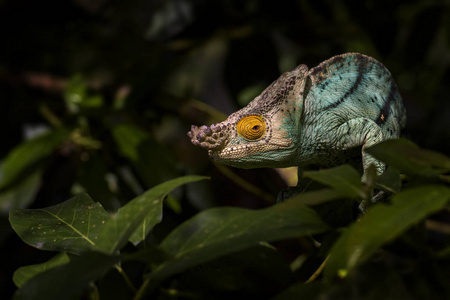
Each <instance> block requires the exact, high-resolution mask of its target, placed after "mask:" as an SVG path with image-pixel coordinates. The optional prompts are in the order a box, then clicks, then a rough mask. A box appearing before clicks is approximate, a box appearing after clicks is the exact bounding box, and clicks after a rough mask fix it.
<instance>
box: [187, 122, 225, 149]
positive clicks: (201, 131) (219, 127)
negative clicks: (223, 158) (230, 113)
mask: <svg viewBox="0 0 450 300" xmlns="http://www.w3.org/2000/svg"><path fill="white" fill-rule="evenodd" d="M226 127H227V126H226V125H224V124H221V123H218V124H212V125H211V126H206V125H203V126H200V127H197V126H195V125H192V126H191V131H189V132H188V133H187V135H188V136H189V138H190V139H191V142H192V144H194V145H196V146H200V147H202V148H205V149H208V150H214V149H217V148H219V147H221V146H222V145H223V143H224V141H225V140H226V134H225V130H226Z"/></svg>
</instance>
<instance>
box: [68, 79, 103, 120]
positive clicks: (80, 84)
mask: <svg viewBox="0 0 450 300" xmlns="http://www.w3.org/2000/svg"><path fill="white" fill-rule="evenodd" d="M64 99H65V101H66V105H67V107H68V109H69V111H70V112H71V113H78V112H79V110H80V108H96V107H101V106H102V105H103V98H102V96H100V95H92V96H90V95H88V92H87V85H86V81H85V80H84V78H83V77H82V76H81V75H75V76H73V77H72V78H71V79H70V80H69V82H68V83H67V86H66V90H65V92H64Z"/></svg>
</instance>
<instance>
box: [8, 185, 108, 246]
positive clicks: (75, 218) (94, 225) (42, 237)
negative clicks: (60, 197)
mask: <svg viewBox="0 0 450 300" xmlns="http://www.w3.org/2000/svg"><path fill="white" fill-rule="evenodd" d="M108 218H109V216H108V214H107V213H106V211H105V210H104V209H103V207H102V206H101V204H99V203H95V202H94V201H92V199H91V197H89V196H88V195H87V194H79V195H76V196H75V197H73V198H71V199H69V200H67V201H65V202H63V203H61V204H58V205H55V206H50V207H47V208H42V209H15V210H11V211H10V213H9V221H10V223H11V226H12V228H13V229H14V231H15V232H16V233H17V234H18V235H19V237H20V238H21V239H22V240H23V241H24V242H25V243H27V244H29V245H31V246H33V247H36V248H38V249H41V250H51V251H65V252H69V253H75V254H78V253H81V252H83V251H86V250H87V249H90V248H91V247H92V246H94V245H95V243H96V240H97V238H99V233H100V230H101V228H102V227H103V226H104V223H105V222H107V221H108Z"/></svg>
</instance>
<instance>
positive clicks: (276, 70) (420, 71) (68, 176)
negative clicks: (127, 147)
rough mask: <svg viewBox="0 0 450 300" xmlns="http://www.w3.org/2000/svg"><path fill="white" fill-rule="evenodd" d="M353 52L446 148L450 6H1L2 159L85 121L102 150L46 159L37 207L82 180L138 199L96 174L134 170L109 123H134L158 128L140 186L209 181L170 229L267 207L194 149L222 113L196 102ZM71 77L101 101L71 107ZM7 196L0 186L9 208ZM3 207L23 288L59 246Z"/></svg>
mask: <svg viewBox="0 0 450 300" xmlns="http://www.w3.org/2000/svg"><path fill="white" fill-rule="evenodd" d="M345 52H360V53H364V54H367V55H370V56H373V57H375V58H376V59H378V60H379V61H381V62H382V63H383V64H384V65H385V66H386V67H387V68H388V69H389V70H390V71H391V73H392V75H393V77H394V78H395V80H396V82H397V84H398V86H399V90H400V92H401V94H402V96H403V99H404V103H405V105H406V108H407V111H408V124H407V129H406V131H405V135H406V137H408V138H409V139H411V140H413V141H414V142H415V143H417V144H419V145H420V146H421V147H424V148H429V149H433V150H435V151H439V152H442V153H444V154H447V155H448V154H449V152H450V151H449V150H450V101H449V99H448V98H449V95H450V68H449V66H450V5H449V3H448V1H429V0H422V1H420V0H419V1H409V0H408V1H406V0H405V1H386V0H381V1H380V0H365V1H362V0H358V1H315V0H310V1H288V0H283V1H256V0H254V1H251V0H249V1H238V0H236V1H226V0H216V1H206V0H205V1H201V0H199V1H194V0H192V1H190V0H168V1H155V0H148V1H141V0H137V1H108V0H96V1H88V0H73V1H60V0H59V1H56V0H55V1H31V0H10V1H8V0H3V1H2V0H0V100H1V101H0V128H1V133H2V135H1V136H2V142H1V147H0V157H6V155H7V154H8V153H9V151H11V150H12V149H13V148H14V147H16V146H17V145H19V144H20V143H21V142H22V141H23V140H24V139H25V136H26V135H27V134H29V133H30V132H33V130H39V129H40V128H52V126H54V123H53V124H52V119H51V116H52V115H53V116H56V117H57V118H58V119H59V120H60V121H61V122H62V123H63V124H64V125H65V126H67V127H69V128H77V126H79V124H80V118H84V119H85V120H87V122H88V123H89V128H90V137H92V138H93V139H95V140H98V141H100V142H101V143H102V146H101V147H100V148H98V149H91V148H89V147H85V148H83V147H81V148H80V147H73V148H71V149H69V150H67V149H66V148H67V147H65V148H64V147H63V148H62V149H59V151H56V153H54V154H53V155H52V156H51V157H50V158H49V159H47V160H46V161H45V172H44V173H43V176H42V178H41V181H40V187H39V189H38V190H37V191H36V193H35V195H34V197H33V201H32V202H31V203H29V204H28V206H30V207H34V208H36V207H45V206H48V205H53V204H56V203H59V202H61V201H64V200H66V199H68V198H70V196H71V195H72V194H73V193H74V190H76V189H74V185H75V184H76V185H78V186H82V187H83V188H84V190H87V191H88V192H89V193H90V194H91V196H92V197H93V198H94V200H96V201H102V199H99V198H101V197H105V198H107V197H106V196H105V193H106V194H107V195H108V197H109V196H111V195H110V194H114V195H113V196H114V199H116V200H117V201H118V203H124V202H126V201H127V200H130V199H132V198H133V197H134V196H135V193H136V191H133V190H132V188H130V187H127V186H126V184H125V183H123V182H122V181H124V180H119V186H120V187H121V188H120V192H115V193H114V192H112V191H111V190H109V191H106V192H105V193H103V190H100V188H98V186H101V185H103V186H105V183H104V182H102V183H99V184H98V185H95V184H92V182H95V180H99V178H102V176H103V177H104V175H105V174H111V173H113V174H116V173H117V174H120V172H119V171H118V168H119V167H121V166H128V165H130V163H129V162H128V161H127V160H126V159H125V158H123V156H122V155H121V154H120V153H119V151H117V149H116V148H117V147H116V146H115V144H114V141H113V138H112V137H111V132H110V129H111V128H112V127H113V126H115V125H117V124H123V123H125V124H133V125H135V126H138V127H139V128H142V129H144V130H145V131H146V132H148V133H149V135H150V140H149V141H148V145H147V149H148V151H146V152H145V153H144V154H142V155H143V156H142V157H141V158H142V160H141V161H140V165H141V167H140V168H139V167H137V166H136V165H134V166H133V165H132V164H131V171H132V173H135V174H136V177H137V182H138V183H139V184H140V185H141V186H142V188H143V189H147V188H149V187H151V186H153V185H155V184H157V183H160V182H162V181H164V180H167V179H169V178H173V177H175V176H180V175H184V174H207V175H210V176H212V180H211V181H209V182H208V183H204V184H200V185H198V186H196V188H195V189H193V190H191V191H187V195H188V196H185V198H183V199H184V200H185V201H182V202H181V207H182V212H181V213H178V214H176V213H174V212H171V211H169V212H167V214H168V218H169V219H170V220H172V222H173V223H179V222H181V221H182V220H184V219H186V218H187V217H189V216H191V215H192V214H194V213H195V212H197V211H199V210H201V209H205V208H208V207H211V206H216V205H238V206H243V207H251V208H257V207H262V206H266V205H267V203H265V202H264V201H262V200H261V199H260V197H258V196H255V195H254V194H251V193H249V192H248V191H246V190H244V189H242V188H241V187H240V186H239V185H237V184H235V183H234V182H233V181H232V180H230V179H229V178H226V177H224V176H223V174H222V173H221V172H220V171H218V169H217V168H215V167H214V166H213V165H211V164H210V162H209V160H208V158H207V155H206V153H205V152H204V151H203V150H201V149H197V148H196V147H194V146H192V145H191V144H190V142H189V139H188V138H187V136H186V132H187V131H188V130H189V128H190V124H196V125H202V124H206V123H210V122H212V121H214V122H216V121H220V118H221V115H220V114H218V113H217V112H215V111H212V110H211V109H210V108H208V107H207V108H204V107H203V106H201V105H200V104H199V103H206V104H208V105H209V106H211V107H213V108H215V109H217V110H218V111H220V112H222V113H225V114H229V113H231V112H233V111H235V110H236V109H238V108H239V107H241V106H243V105H245V104H246V103H248V101H250V100H251V98H252V97H254V96H256V95H257V94H258V93H259V92H260V91H261V90H262V89H263V88H264V87H265V86H267V85H268V84H270V82H272V81H273V80H275V79H276V78H277V77H278V76H279V75H280V73H282V72H285V71H288V70H291V69H293V68H294V67H295V66H297V65H298V64H300V63H304V64H306V65H308V66H309V67H310V68H311V67H314V66H316V65H317V64H319V63H320V62H322V61H323V60H325V59H328V58H330V57H332V56H334V55H336V54H341V53H345ZM74 80H81V81H82V82H84V83H85V84H86V86H87V87H88V91H89V93H90V94H92V95H97V96H99V97H101V99H102V102H101V105H98V106H95V107H94V108H90V109H85V110H82V111H81V112H74V111H71V110H70V107H68V105H67V101H65V97H67V86H68V85H70V82H73V81H74ZM118 99H119V100H120V99H122V100H123V101H122V102H121V101H119V100H118ZM48 111H50V112H51V114H49V113H48ZM66 146H67V145H66ZM69 148H70V147H69ZM87 158H88V159H87ZM88 161H89V162H95V163H89V162H88ZM143 168H146V170H147V171H144V170H143ZM145 172H147V173H145ZM233 172H237V173H239V174H240V176H242V177H243V178H245V179H246V180H247V181H249V182H251V183H252V184H254V185H256V186H259V187H260V188H261V189H263V190H264V191H265V192H267V194H270V195H276V192H277V190H279V189H280V188H282V187H283V186H284V185H285V184H284V182H283V181H282V180H281V179H280V177H279V176H278V175H277V173H275V172H273V171H271V170H249V171H240V170H235V169H234V170H233ZM98 174H100V175H102V176H99V177H96V176H97V175H98ZM90 175H91V176H92V178H89V176H90ZM119 177H120V176H119ZM100 181H101V179H100ZM90 183H91V184H90ZM133 192H134V193H133ZM199 196H201V197H199ZM1 197H2V194H1V191H0V203H2V200H1ZM96 197H97V198H96ZM199 199H200V200H199ZM103 201H106V200H103ZM104 206H105V207H107V205H104ZM0 208H2V216H1V234H0V243H1V247H2V254H3V255H2V258H1V259H2V261H1V262H0V266H1V271H0V290H1V291H2V297H3V295H5V292H6V295H7V296H9V295H11V293H12V292H13V291H14V285H13V283H12V281H11V276H12V272H13V271H14V270H15V269H16V268H18V267H19V266H22V265H27V264H32V263H38V262H41V261H45V260H46V259H47V258H49V257H51V255H52V253H45V252H40V251H38V250H35V249H32V248H30V247H28V246H27V245H25V244H24V243H23V242H22V241H20V239H19V238H18V237H17V236H16V235H15V234H14V232H13V231H12V230H11V228H10V227H9V224H8V221H7V211H8V209H9V208H10V207H0ZM109 208H110V209H111V210H112V209H113V208H114V205H112V204H111V205H110V207H109Z"/></svg>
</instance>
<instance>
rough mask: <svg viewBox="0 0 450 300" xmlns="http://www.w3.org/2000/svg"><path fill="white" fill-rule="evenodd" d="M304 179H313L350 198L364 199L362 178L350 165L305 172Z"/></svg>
mask: <svg viewBox="0 0 450 300" xmlns="http://www.w3.org/2000/svg"><path fill="white" fill-rule="evenodd" d="M303 177H307V178H311V179H313V180H315V181H318V182H320V183H322V184H325V185H327V186H331V187H332V188H334V189H336V190H338V191H341V192H343V193H345V194H346V195H348V196H349V197H364V196H365V194H364V191H363V187H362V183H361V176H360V175H359V174H358V172H357V171H356V170H355V169H353V168H352V167H350V166H348V165H343V166H339V167H335V168H331V169H326V170H320V171H307V172H303Z"/></svg>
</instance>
